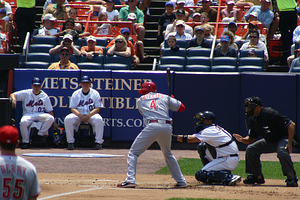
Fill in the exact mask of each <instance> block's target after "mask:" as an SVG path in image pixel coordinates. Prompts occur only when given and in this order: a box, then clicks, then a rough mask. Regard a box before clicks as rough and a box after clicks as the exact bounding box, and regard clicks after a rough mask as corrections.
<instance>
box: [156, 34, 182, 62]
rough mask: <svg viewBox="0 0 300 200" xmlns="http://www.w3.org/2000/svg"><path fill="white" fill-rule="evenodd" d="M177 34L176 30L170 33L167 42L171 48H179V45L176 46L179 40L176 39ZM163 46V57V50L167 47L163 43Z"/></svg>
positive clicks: (161, 50)
mask: <svg viewBox="0 0 300 200" xmlns="http://www.w3.org/2000/svg"><path fill="white" fill-rule="evenodd" d="M175 35H176V33H175V32H173V33H170V34H169V37H168V39H167V40H166V41H167V43H168V47H169V48H170V49H176V48H177V49H179V46H178V45H177V47H175V45H176V42H177V41H176V37H175ZM162 47H163V48H161V49H160V57H162V52H163V50H164V49H165V46H164V44H163V45H162Z"/></svg>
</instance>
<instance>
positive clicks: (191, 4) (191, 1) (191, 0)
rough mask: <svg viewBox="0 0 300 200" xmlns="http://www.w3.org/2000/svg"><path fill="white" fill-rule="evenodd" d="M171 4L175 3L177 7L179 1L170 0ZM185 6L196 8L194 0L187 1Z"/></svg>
mask: <svg viewBox="0 0 300 200" xmlns="http://www.w3.org/2000/svg"><path fill="white" fill-rule="evenodd" d="M170 1H171V2H173V4H174V5H176V3H177V1H178V0H170ZM184 5H185V6H194V5H195V4H194V0H185V4H184Z"/></svg>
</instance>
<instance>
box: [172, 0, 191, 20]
mask: <svg viewBox="0 0 300 200" xmlns="http://www.w3.org/2000/svg"><path fill="white" fill-rule="evenodd" d="M184 5H185V0H177V1H176V7H177V9H175V10H174V11H173V13H176V11H177V10H178V9H182V10H184V16H185V17H184V19H183V21H185V22H187V21H188V20H189V16H190V14H191V13H192V10H190V9H187V8H184ZM187 10H188V11H189V12H188V11H187Z"/></svg>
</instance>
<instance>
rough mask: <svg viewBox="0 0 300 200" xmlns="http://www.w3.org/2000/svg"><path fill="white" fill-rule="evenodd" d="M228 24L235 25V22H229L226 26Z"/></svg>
mask: <svg viewBox="0 0 300 200" xmlns="http://www.w3.org/2000/svg"><path fill="white" fill-rule="evenodd" d="M230 24H233V25H235V26H236V27H237V25H236V23H235V22H230V23H229V24H228V26H229V25H230Z"/></svg>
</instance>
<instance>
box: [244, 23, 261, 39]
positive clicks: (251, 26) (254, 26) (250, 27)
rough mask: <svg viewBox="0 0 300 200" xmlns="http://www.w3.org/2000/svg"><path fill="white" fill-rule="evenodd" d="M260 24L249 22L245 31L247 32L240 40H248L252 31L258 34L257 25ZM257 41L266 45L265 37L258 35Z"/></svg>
mask: <svg viewBox="0 0 300 200" xmlns="http://www.w3.org/2000/svg"><path fill="white" fill-rule="evenodd" d="M259 23H260V22H258V21H251V22H250V23H249V25H248V29H247V32H246V33H245V35H244V36H243V37H242V39H244V40H249V39H250V38H249V36H250V33H251V32H252V31H258V33H259V32H260V30H259V29H258V24H259ZM259 39H260V40H261V41H262V42H264V43H266V37H265V36H264V35H263V34H260V35H259Z"/></svg>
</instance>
